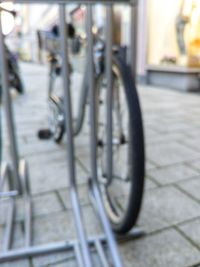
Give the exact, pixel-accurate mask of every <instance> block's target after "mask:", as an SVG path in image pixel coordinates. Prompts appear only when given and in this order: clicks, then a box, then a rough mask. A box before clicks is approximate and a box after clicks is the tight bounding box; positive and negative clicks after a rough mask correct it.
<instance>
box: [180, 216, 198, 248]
mask: <svg viewBox="0 0 200 267" xmlns="http://www.w3.org/2000/svg"><path fill="white" fill-rule="evenodd" d="M179 229H180V230H181V231H182V232H183V233H184V234H185V235H186V236H187V237H188V238H189V239H190V240H192V241H193V242H194V243H195V244H196V245H197V246H199V248H200V219H199V218H198V219H196V220H193V221H190V222H188V223H184V224H182V225H180V226H179Z"/></svg>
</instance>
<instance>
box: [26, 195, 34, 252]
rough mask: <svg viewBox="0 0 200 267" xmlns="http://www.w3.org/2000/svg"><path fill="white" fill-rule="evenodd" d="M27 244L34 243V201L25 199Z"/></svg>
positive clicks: (28, 245)
mask: <svg viewBox="0 0 200 267" xmlns="http://www.w3.org/2000/svg"><path fill="white" fill-rule="evenodd" d="M25 201H26V203H25V246H26V247H30V246H31V243H32V201H31V199H29V198H26V199H25Z"/></svg>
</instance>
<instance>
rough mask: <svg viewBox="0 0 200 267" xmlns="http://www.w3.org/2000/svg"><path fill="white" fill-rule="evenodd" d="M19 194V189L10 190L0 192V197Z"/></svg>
mask: <svg viewBox="0 0 200 267" xmlns="http://www.w3.org/2000/svg"><path fill="white" fill-rule="evenodd" d="M17 195H18V191H16V190H15V191H8V192H1V193H0V199H1V198H10V197H16V196H17Z"/></svg>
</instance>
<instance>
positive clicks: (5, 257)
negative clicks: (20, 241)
mask: <svg viewBox="0 0 200 267" xmlns="http://www.w3.org/2000/svg"><path fill="white" fill-rule="evenodd" d="M73 248H74V244H73V243H69V242H58V243H52V244H48V245H41V246H35V247H29V248H22V249H18V250H12V251H7V252H3V253H2V254H0V262H5V261H11V260H17V259H21V258H25V257H33V256H39V255H43V254H49V253H53V252H54V253H56V252H61V251H69V250H72V249H73Z"/></svg>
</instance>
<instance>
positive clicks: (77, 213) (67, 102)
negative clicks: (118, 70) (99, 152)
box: [59, 5, 92, 267]
mask: <svg viewBox="0 0 200 267" xmlns="http://www.w3.org/2000/svg"><path fill="white" fill-rule="evenodd" d="M59 10H60V33H61V34H60V41H61V52H62V53H61V54H62V59H63V62H62V66H63V69H62V71H63V73H62V74H63V88H64V106H65V108H64V112H65V127H66V129H67V143H66V149H67V161H68V163H69V167H68V169H69V177H70V194H71V201H72V206H73V212H74V217H75V222H76V228H77V232H78V235H79V239H80V245H81V249H82V256H83V260H84V266H85V267H92V261H91V257H90V252H89V247H88V244H87V239H86V234H85V229H84V227H83V220H82V214H81V208H80V203H79V200H78V193H77V185H76V173H75V156H74V140H73V124H72V107H71V95H70V87H69V75H70V71H69V58H68V52H67V51H68V42H67V37H68V32H67V27H66V12H65V5H60V8H59Z"/></svg>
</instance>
